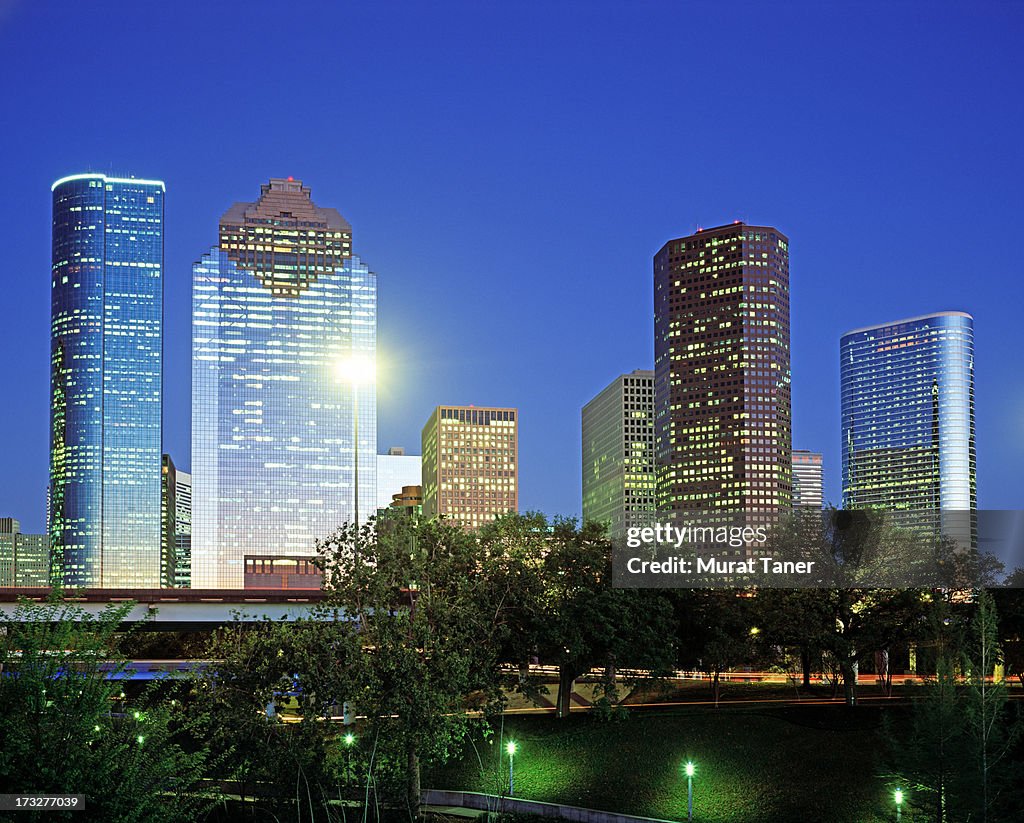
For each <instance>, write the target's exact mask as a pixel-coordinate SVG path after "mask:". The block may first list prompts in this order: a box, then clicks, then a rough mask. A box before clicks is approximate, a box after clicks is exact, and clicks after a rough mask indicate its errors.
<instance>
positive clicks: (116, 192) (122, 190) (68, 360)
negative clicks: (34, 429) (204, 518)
mask: <svg viewBox="0 0 1024 823" xmlns="http://www.w3.org/2000/svg"><path fill="white" fill-rule="evenodd" d="M52 194H53V244H52V267H51V292H50V294H51V326H50V328H51V332H50V341H51V350H50V488H49V500H50V511H49V523H48V527H47V528H48V531H49V534H50V544H51V547H52V569H51V574H52V576H53V579H54V580H55V582H61V583H63V584H64V585H66V586H82V587H101V586H102V587H107V588H155V587H158V586H159V585H160V583H161V580H162V577H161V571H162V568H161V553H160V532H161V521H160V478H161V468H160V456H161V454H162V449H161V445H162V439H161V422H162V421H161V417H162V414H161V404H162V381H163V265H164V238H163V224H164V184H163V183H162V182H160V181H159V180H136V179H133V178H118V177H107V176H105V175H102V174H80V175H74V176H71V177H65V178H62V179H60V180H58V181H57V182H55V183H54V184H53V187H52Z"/></svg>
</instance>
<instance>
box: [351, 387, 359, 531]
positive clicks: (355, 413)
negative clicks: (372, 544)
mask: <svg viewBox="0 0 1024 823" xmlns="http://www.w3.org/2000/svg"><path fill="white" fill-rule="evenodd" d="M352 419H353V424H352V428H353V436H354V437H355V442H356V466H355V477H354V478H353V480H354V482H353V485H354V486H355V492H354V497H355V515H356V536H357V537H358V535H359V381H358V380H353V381H352Z"/></svg>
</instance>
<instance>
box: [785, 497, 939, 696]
mask: <svg viewBox="0 0 1024 823" xmlns="http://www.w3.org/2000/svg"><path fill="white" fill-rule="evenodd" d="M770 547H771V549H772V552H773V553H775V554H778V555H780V556H784V557H786V558H787V559H788V558H801V559H813V560H815V562H816V564H817V565H816V568H817V569H818V574H819V577H818V578H817V580H816V581H815V582H816V583H817V588H815V589H814V590H808V592H807V594H806V595H804V594H802V593H801V594H800V595H794V596H793V600H794V602H795V603H798V604H799V606H800V608H796V609H792V610H789V611H788V612H787V614H785V615H779V617H780V618H786V617H789V618H791V619H792V622H791V623H789V624H788V625H783V624H780V622H779V621H778V620H775V621H773V630H774V631H775V632H777V633H778V634H780V635H781V636H783V637H786V638H787V639H789V640H794V641H795V640H796V639H797V638H798V637H799V636H800V635H801V634H803V636H804V637H805V642H807V643H814V644H820V645H819V648H820V649H821V650H823V651H825V652H827V653H829V654H830V655H832V656H833V657H834V658H835V660H836V661H837V664H838V667H839V671H840V673H841V675H842V680H843V692H844V697H845V700H846V703H847V704H848V705H854V704H855V703H856V701H857V676H858V672H859V668H860V662H861V661H862V660H865V659H867V658H868V657H870V656H871V655H873V654H874V653H875V652H883V653H884V658H885V659H887V658H888V654H889V651H890V649H891V648H892V647H894V646H895V645H898V644H900V643H903V642H905V641H907V640H908V639H909V638H910V637H911V636H912V635H913V633H914V632H915V631H916V630H918V629H919V628H920V626H921V620H922V617H923V613H924V609H925V608H926V602H927V597H926V596H923V592H922V591H921V590H919V589H914V588H908V585H909V584H910V582H911V581H916V580H918V579H920V578H922V577H925V578H927V577H928V576H929V575H930V574H931V572H932V570H934V569H938V568H939V562H938V561H939V560H940V559H942V558H943V557H945V556H946V555H945V554H944V553H945V552H948V551H950V546H949V544H947V543H943V542H941V541H939V542H936V541H933V540H930V539H928V538H927V537H923V536H921V535H920V534H918V533H916V532H913V531H910V530H906V529H901V528H897V527H896V526H895V525H893V524H892V523H891V522H890V521H889V520H887V518H886V516H885V514H884V513H883V512H881V511H873V510H865V511H841V510H835V509H833V510H830V511H828V512H826V513H825V515H824V516H823V517H818V516H817V515H816V514H815V515H814V516H813V517H809V516H803V515H795V516H794V517H793V518H792V519H790V520H788V521H784V522H782V523H781V524H779V526H778V527H777V528H776V529H774V530H773V532H772V534H771V544H770ZM773 597H774V598H775V599H778V598H779V596H778V595H775V596H773ZM806 632H809V634H804V633H806Z"/></svg>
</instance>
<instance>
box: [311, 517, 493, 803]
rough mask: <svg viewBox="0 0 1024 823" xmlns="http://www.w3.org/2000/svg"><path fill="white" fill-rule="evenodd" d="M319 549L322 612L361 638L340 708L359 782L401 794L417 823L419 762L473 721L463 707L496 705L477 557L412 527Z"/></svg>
mask: <svg viewBox="0 0 1024 823" xmlns="http://www.w3.org/2000/svg"><path fill="white" fill-rule="evenodd" d="M317 551H318V554H319V558H320V560H319V562H320V563H321V565H322V567H323V569H324V579H325V589H326V590H327V592H328V599H327V602H326V603H325V604H324V606H323V607H322V611H323V612H331V611H334V610H336V611H337V612H339V613H340V614H342V615H344V618H345V619H346V620H348V621H351V624H352V626H353V628H354V630H355V631H356V633H357V635H358V638H359V642H358V643H357V644H356V645H355V648H354V650H353V655H354V656H353V659H352V660H351V683H350V687H351V690H350V692H349V697H348V699H349V700H351V702H352V703H353V705H354V706H355V708H356V710H357V711H358V712H359V714H360V715H363V716H365V718H366V720H365V728H364V729H363V734H362V736H363V740H364V742H365V746H366V747H367V748H368V751H369V756H368V757H369V759H368V761H367V763H366V776H367V780H368V781H370V780H373V781H377V782H378V783H379V784H380V785H381V786H382V788H385V789H387V788H392V789H396V790H397V789H398V787H402V788H403V789H404V791H402V792H401V794H404V800H405V804H406V806H407V808H408V811H409V814H410V816H411V817H412V818H414V819H415V818H417V817H418V816H419V806H420V770H421V765H422V764H424V763H434V762H443V761H444V760H446V759H447V758H448V757H450V756H452V755H453V754H454V753H456V752H457V751H458V750H459V749H460V748H461V744H462V743H463V741H464V740H465V739H466V737H467V735H468V733H469V730H470V728H471V726H472V724H473V723H475V722H478V721H476V720H475V719H474V718H473V717H472V716H471V715H470V714H469V713H468V711H467V710H468V709H471V708H480V709H483V710H484V714H485V716H486V715H487V713H488V711H489V710H491V709H493V707H494V706H495V703H496V698H497V692H498V682H497V678H496V671H497V656H496V644H494V643H492V642H491V639H492V637H493V636H494V632H495V629H494V626H495V623H494V612H495V608H496V606H495V604H493V603H492V602H490V599H489V597H488V593H489V588H488V586H487V584H486V580H487V575H486V574H485V559H484V558H483V557H482V556H481V553H480V551H479V547H478V545H477V542H476V539H475V537H474V536H473V535H472V534H470V533H468V532H466V531H464V530H463V529H461V528H458V527H457V526H454V525H451V524H449V523H448V522H446V521H444V520H441V521H423V520H416V519H411V518H410V519H395V520H387V521H383V522H381V523H380V524H378V526H377V528H376V529H375V528H374V526H373V524H367V525H365V526H364V527H363V528H362V529H360V530H359V531H357V530H356V529H355V528H354V527H352V526H351V525H345V526H342V527H341V528H339V529H338V530H337V531H336V532H335V533H334V534H333V535H331V536H330V537H329V538H327V539H326V540H324V541H321V542H319V543H318V545H317ZM497 608H498V609H499V610H500V606H498V607H497ZM499 624H500V620H499ZM367 785H369V782H368V784H367Z"/></svg>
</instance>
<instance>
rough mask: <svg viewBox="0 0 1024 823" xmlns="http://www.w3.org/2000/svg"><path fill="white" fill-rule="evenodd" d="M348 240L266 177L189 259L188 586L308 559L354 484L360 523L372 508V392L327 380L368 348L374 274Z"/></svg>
mask: <svg viewBox="0 0 1024 823" xmlns="http://www.w3.org/2000/svg"><path fill="white" fill-rule="evenodd" d="M351 237H352V229H351V227H350V226H349V224H348V222H347V221H346V220H345V219H344V218H343V217H342V216H341V215H340V214H339V213H338V212H337V211H335V210H334V209H328V208H321V207H319V206H317V205H315V204H314V203H313V202H312V200H311V199H310V191H309V189H308V188H306V187H305V186H303V185H302V182H301V181H297V180H292V179H290V178H289V179H276V178H275V179H272V180H271V181H270V183H268V184H266V185H264V186H263V187H262V192H261V196H260V199H259V200H258V201H256V202H255V203H236V204H235V205H234V206H233V207H232V208H231V209H229V210H228V212H227V213H226V214H225V215H224V216H223V217H222V218H221V221H220V244H219V246H217V247H214V248H213V249H212V250H211V251H210V252H209V253H208V254H205V255H203V257H202V259H200V260H199V261H198V262H197V263H196V264H195V265H194V267H193V275H192V491H193V494H192V501H193V502H192V587H193V588H198V589H205V588H224V589H233V588H243V586H244V584H245V578H246V572H247V571H249V572H250V573H259V571H260V569H261V568H264V567H265V564H266V563H268V562H270V561H272V560H273V559H274V558H282V557H291V558H310V557H313V556H314V555H315V548H314V543H315V541H316V540H317V539H318V538H322V537H325V536H327V535H328V534H329V533H330V532H332V531H333V530H334V529H335V528H337V527H338V526H340V525H341V524H342V523H345V522H352V521H354V520H355V514H356V510H357V507H356V505H355V504H356V497H357V493H358V511H359V512H361V513H362V520H363V522H365V519H366V517H368V516H369V515H370V514H372V513H373V512H374V511H375V505H376V497H377V492H376V464H377V424H376V421H377V399H376V388H375V386H374V385H373V384H372V383H366V384H364V385H352V384H351V383H341V382H339V381H338V378H337V369H338V366H339V364H340V363H342V362H344V361H346V360H348V359H351V358H358V359H359V360H362V361H363V362H365V363H371V362H373V361H374V359H375V356H376V347H377V278H376V275H375V274H373V273H372V272H371V271H370V270H369V269H368V268H367V267H366V266H365V265H364V264H363V263H362V262H361V261H360V260H359V258H358V257H355V256H354V255H353V254H352V251H351ZM356 404H358V416H357V415H356ZM357 431H358V443H357V440H356V432H357ZM357 458H358V471H357V470H356V461H357Z"/></svg>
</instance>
